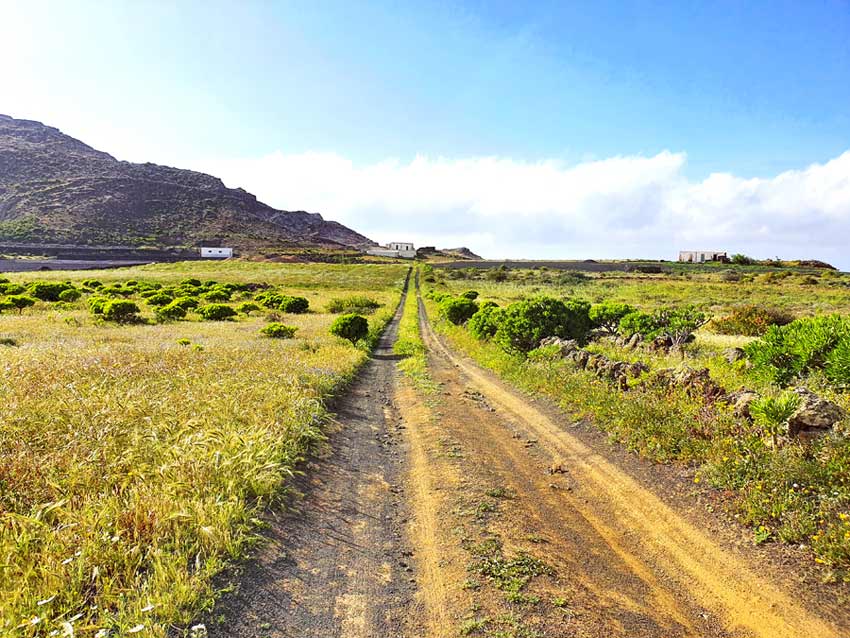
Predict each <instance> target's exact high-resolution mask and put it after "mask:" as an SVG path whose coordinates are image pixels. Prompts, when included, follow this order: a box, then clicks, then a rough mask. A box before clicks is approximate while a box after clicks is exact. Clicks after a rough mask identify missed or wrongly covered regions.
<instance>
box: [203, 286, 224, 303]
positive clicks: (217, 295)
mask: <svg viewBox="0 0 850 638" xmlns="http://www.w3.org/2000/svg"><path fill="white" fill-rule="evenodd" d="M201 299H203V300H204V301H212V302H215V303H217V302H220V301H230V293H229V292H228V291H227V290H222V289H221V288H213V289H212V290H210V291H209V292H205V293H203V294H201Z"/></svg>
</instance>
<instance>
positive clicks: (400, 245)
mask: <svg viewBox="0 0 850 638" xmlns="http://www.w3.org/2000/svg"><path fill="white" fill-rule="evenodd" d="M366 254H367V255H377V256H378V257H402V258H404V259H413V258H414V257H416V249H415V248H414V247H413V244H411V243H409V242H404V241H391V242H390V243H389V244H387V245H386V246H375V247H374V248H370V249H369V250H367V251H366Z"/></svg>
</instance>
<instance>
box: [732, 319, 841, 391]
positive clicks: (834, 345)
mask: <svg viewBox="0 0 850 638" xmlns="http://www.w3.org/2000/svg"><path fill="white" fill-rule="evenodd" d="M744 350H745V352H746V354H747V356H748V357H749V359H750V361H751V362H752V364H753V370H754V371H755V372H756V373H759V374H761V375H763V376H764V377H766V378H767V379H769V380H770V381H773V382H774V383H777V384H779V385H783V386H784V385H787V384H788V383H789V382H791V381H792V380H793V379H795V378H798V377H800V376H803V375H805V374H808V373H810V372H813V371H816V370H822V371H823V373H824V375H825V376H826V377H827V379H829V380H830V381H831V382H832V383H834V384H836V385H839V386H847V385H850V319H848V318H846V317H841V316H839V315H827V316H820V317H806V318H804V319H797V320H795V321H792V322H791V323H789V324H787V325H785V326H771V327H770V328H768V330H767V332H766V333H765V335H764V336H763V337H762V338H761V339H759V340H758V341H754V342H752V343H750V344H748V345H747V346H746V347H745V349H744Z"/></svg>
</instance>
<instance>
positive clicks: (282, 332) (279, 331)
mask: <svg viewBox="0 0 850 638" xmlns="http://www.w3.org/2000/svg"><path fill="white" fill-rule="evenodd" d="M297 330H298V328H296V327H295V326H287V325H285V324H282V323H280V322H277V321H273V322H272V323H270V324H268V325H266V326H265V327H263V328H261V329H260V334H261V335H263V336H265V337H272V338H273V339H291V338H292V337H294V336H295V332H296V331H297Z"/></svg>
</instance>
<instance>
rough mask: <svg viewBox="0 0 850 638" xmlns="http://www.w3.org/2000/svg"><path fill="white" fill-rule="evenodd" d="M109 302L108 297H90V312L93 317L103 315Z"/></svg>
mask: <svg viewBox="0 0 850 638" xmlns="http://www.w3.org/2000/svg"><path fill="white" fill-rule="evenodd" d="M107 301H109V299H108V298H107V297H97V296H95V297H89V300H88V304H89V310H90V311H91V313H92V314H93V315H102V314H103V306H104V305H105V304H106V302H107Z"/></svg>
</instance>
